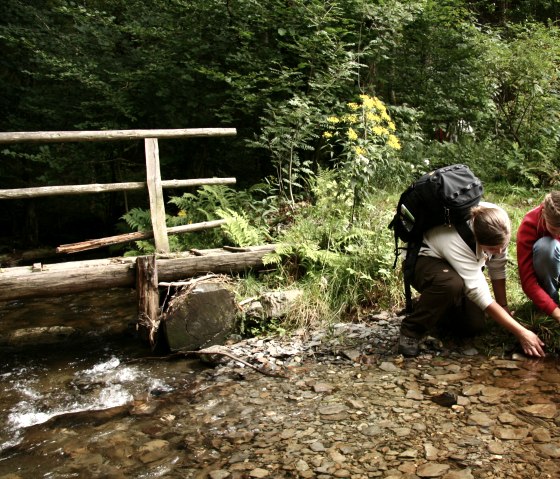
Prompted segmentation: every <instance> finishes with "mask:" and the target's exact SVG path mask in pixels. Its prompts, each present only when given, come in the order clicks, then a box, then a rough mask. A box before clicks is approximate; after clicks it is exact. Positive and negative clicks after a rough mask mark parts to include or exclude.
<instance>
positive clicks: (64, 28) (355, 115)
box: [0, 0, 560, 323]
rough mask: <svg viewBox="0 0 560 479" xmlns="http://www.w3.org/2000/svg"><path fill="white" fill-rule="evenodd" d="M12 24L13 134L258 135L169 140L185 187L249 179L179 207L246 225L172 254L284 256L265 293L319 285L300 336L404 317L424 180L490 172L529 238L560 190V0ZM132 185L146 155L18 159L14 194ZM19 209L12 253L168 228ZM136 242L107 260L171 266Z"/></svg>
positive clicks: (48, 11) (99, 202)
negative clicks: (407, 210)
mask: <svg viewBox="0 0 560 479" xmlns="http://www.w3.org/2000/svg"><path fill="white" fill-rule="evenodd" d="M0 10H1V13H2V15H0V45H1V48H2V56H1V58H0V65H1V67H0V86H1V91H2V96H1V98H0V130H1V131H6V132H7V131H54V130H107V129H119V130H122V129H150V128H154V129H164V128H213V127H232V128H236V129H237V132H238V133H237V136H236V137H228V138H212V139H208V138H204V139H201V138H198V139H186V140H165V141H161V142H160V157H161V160H160V161H161V169H162V178H163V179H175V178H177V179H187V178H205V177H211V176H218V177H235V178H237V185H236V187H235V188H230V187H225V186H206V187H202V188H200V189H198V190H197V191H185V192H182V191H180V192H176V191H171V192H169V196H168V197H167V201H168V203H167V206H166V209H167V213H168V217H167V223H168V226H175V225H180V224H186V223H194V222H197V221H204V220H207V219H216V218H226V219H228V223H227V225H226V226H225V227H224V228H222V229H216V230H211V231H208V232H205V233H191V234H185V235H181V236H174V237H172V238H170V240H171V245H172V247H173V248H174V249H175V250H187V249H189V248H193V247H213V246H219V245H223V244H235V245H249V244H259V243H262V242H275V243H278V244H279V248H278V251H277V253H276V254H273V255H270V256H269V257H268V258H267V263H269V264H273V265H274V266H275V267H274V268H271V272H270V274H269V275H268V277H266V278H265V281H266V282H267V286H268V287H272V288H274V287H286V286H289V285H290V284H294V282H297V283H298V285H300V286H301V285H302V284H304V285H305V288H307V292H308V294H307V295H306V304H305V305H302V306H301V308H300V309H299V312H298V315H297V318H296V321H297V322H299V323H301V322H305V323H309V322H313V321H315V320H316V319H317V318H323V319H328V318H333V317H340V315H345V314H352V315H354V316H358V317H359V316H360V311H362V309H369V308H371V307H372V306H373V307H375V306H383V307H393V308H394V307H399V306H402V288H401V287H400V283H399V279H398V274H396V272H395V271H394V270H393V268H392V265H393V260H394V242H393V239H392V236H391V232H390V231H389V230H388V229H387V224H388V222H389V220H390V218H391V215H392V214H393V208H394V205H395V204H396V199H397V197H398V192H399V191H400V190H401V189H402V188H403V187H404V186H405V185H407V184H408V183H409V182H410V181H411V180H412V179H413V178H414V177H417V176H419V175H420V174H422V173H424V172H426V171H429V170H431V169H433V168H435V167H438V166H443V165H446V164H452V163H464V164H467V165H469V166H470V167H471V169H473V171H474V172H475V173H476V174H477V175H478V176H479V177H480V178H481V179H482V180H483V182H484V184H485V189H486V195H485V196H486V199H490V200H493V201H497V202H500V203H502V204H504V206H505V207H506V209H508V211H509V213H510V215H511V216H512V219H513V222H514V228H515V227H516V225H517V224H518V222H519V220H520V218H521V217H522V215H523V214H524V213H525V212H526V211H528V209H530V208H531V207H532V206H534V205H536V204H538V202H539V201H540V200H541V199H542V197H543V196H544V194H545V193H546V192H547V191H549V190H551V189H554V188H555V187H557V184H558V180H559V171H560V169H559V166H560V149H559V148H558V147H559V142H560V96H559V91H560V90H559V86H560V81H559V75H558V73H559V66H560V41H559V29H558V19H559V15H560V2H559V1H557V0H518V1H515V2H511V1H506V0H500V1H488V0H437V1H434V0H406V1H398V0H369V1H366V0H336V1H335V0H333V1H329V0H321V1H319V0H259V1H257V0H142V1H139V0H126V1H125V0H88V1H84V0H82V1H67V0H37V1H34V2H26V1H23V0H5V1H3V2H2V6H1V7H0ZM119 181H145V159H144V149H143V142H141V141H122V142H107V143H104V142H95V143H51V144H34V145H30V144H13V145H4V146H3V147H2V148H1V151H0V188H24V187H32V186H44V185H61V184H83V183H113V182H119ZM166 192H167V190H166ZM173 195H175V196H173ZM3 201H4V202H3V204H2V208H0V254H1V253H11V252H13V251H14V250H16V251H17V250H24V249H30V248H38V247H44V246H48V247H54V246H57V245H60V244H64V243H69V242H75V241H81V240H85V239H91V238H100V237H104V236H109V235H113V234H117V233H122V232H126V231H130V230H138V229H146V228H149V213H148V211H147V208H148V200H147V195H146V194H140V193H138V194H132V193H130V192H128V193H126V194H123V193H107V194H102V195H84V196H82V197H73V198H72V201H68V198H65V197H52V198H44V199H40V200H32V199H29V200H17V201H16V200H3ZM128 246H129V247H128V248H127V249H126V250H125V249H123V248H122V247H120V249H119V248H116V249H111V250H109V251H103V252H101V253H100V254H102V255H104V256H106V255H110V254H112V255H118V254H144V253H150V252H152V251H153V245H151V244H150V242H137V243H136V244H134V245H132V246H130V245H128ZM131 248H132V249H131ZM510 250H511V253H512V258H513V261H512V262H511V263H512V268H510V271H511V272H510V275H511V281H512V283H514V284H515V283H516V282H517V279H516V268H515V260H514V256H515V252H514V250H513V249H512V248H511V247H510ZM262 280H263V278H262V277H261V278H260V279H259V281H262ZM247 288H249V289H250V286H247ZM514 294H517V296H516V298H517V300H518V305H521V304H523V301H524V298H523V297H522V294H521V293H519V291H517V292H515V290H514ZM531 318H533V315H532V314H531Z"/></svg>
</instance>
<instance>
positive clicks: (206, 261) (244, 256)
mask: <svg viewBox="0 0 560 479" xmlns="http://www.w3.org/2000/svg"><path fill="white" fill-rule="evenodd" d="M274 250H275V245H269V246H268V249H264V248H260V249H258V250H256V251H249V252H243V253H231V252H227V253H223V252H222V254H219V253H218V252H216V253H215V254H212V255H208V256H206V255H205V256H192V255H184V256H179V255H176V257H174V258H169V259H159V257H158V258H157V268H158V278H159V280H160V281H176V280H182V279H185V278H189V277H193V276H197V275H198V274H203V273H208V272H214V273H222V274H231V273H236V272H241V271H245V270H247V269H251V268H260V267H262V265H263V264H262V258H263V256H264V255H265V254H266V253H268V252H272V251H274ZM135 271H136V258H134V257H131V258H113V259H103V260H90V261H72V262H68V263H55V264H44V265H43V267H42V270H41V271H37V272H33V271H32V268H31V267H30V266H18V267H15V268H5V269H0V301H9V300H13V299H24V298H34V297H47V296H61V295H64V294H72V293H81V292H84V291H93V290H103V289H110V288H117V287H129V288H132V287H134V286H135V283H136V274H135Z"/></svg>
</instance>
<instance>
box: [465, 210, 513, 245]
mask: <svg viewBox="0 0 560 479" xmlns="http://www.w3.org/2000/svg"><path fill="white" fill-rule="evenodd" d="M471 219H472V224H473V231H474V237H475V238H476V241H477V242H478V244H482V245H485V246H501V245H506V244H508V243H509V240H510V238H511V221H510V219H509V216H508V214H507V213H506V212H505V210H503V209H502V208H498V207H495V206H480V205H479V206H475V207H474V208H472V209H471Z"/></svg>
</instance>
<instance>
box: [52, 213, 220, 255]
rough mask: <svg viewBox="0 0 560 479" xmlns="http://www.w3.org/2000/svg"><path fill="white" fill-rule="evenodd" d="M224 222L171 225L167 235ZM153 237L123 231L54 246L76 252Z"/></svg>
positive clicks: (148, 232)
mask: <svg viewBox="0 0 560 479" xmlns="http://www.w3.org/2000/svg"><path fill="white" fill-rule="evenodd" d="M225 223H226V220H213V221H204V222H202V223H192V224H190V225H181V226H172V227H170V228H167V234H168V235H176V234H180V233H191V232H193V231H200V230H205V229H209V228H216V227H218V226H221V225H223V224H225ZM153 237H154V232H153V231H136V232H133V233H124V234H122V235H116V236H108V237H106V238H99V239H93V240H87V241H81V242H80V243H71V244H63V245H61V246H59V247H58V248H56V252H57V253H78V252H79V251H87V250H90V249H96V248H102V247H103V246H110V245H114V244H119V243H129V242H131V241H139V240H143V239H150V238H153Z"/></svg>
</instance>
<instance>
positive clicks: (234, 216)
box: [216, 208, 269, 246]
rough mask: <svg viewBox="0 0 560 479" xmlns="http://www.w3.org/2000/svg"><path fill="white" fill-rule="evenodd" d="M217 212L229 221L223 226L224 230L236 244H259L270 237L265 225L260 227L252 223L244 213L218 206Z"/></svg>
mask: <svg viewBox="0 0 560 479" xmlns="http://www.w3.org/2000/svg"><path fill="white" fill-rule="evenodd" d="M216 214H217V215H218V216H219V217H220V218H222V219H225V220H226V221H227V223H226V224H225V225H223V226H222V230H223V231H224V232H225V234H226V236H227V238H228V239H229V240H230V241H231V242H232V243H233V244H234V245H235V246H258V245H262V244H264V243H266V240H267V239H269V236H268V232H267V230H266V229H265V228H264V227H260V228H258V227H255V226H253V225H251V223H250V221H249V219H248V218H247V216H246V215H245V214H243V213H237V212H236V211H234V210H232V209H229V208H226V209H221V208H218V209H217V210H216Z"/></svg>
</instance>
